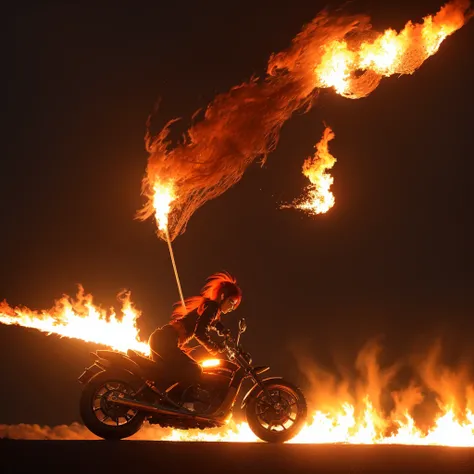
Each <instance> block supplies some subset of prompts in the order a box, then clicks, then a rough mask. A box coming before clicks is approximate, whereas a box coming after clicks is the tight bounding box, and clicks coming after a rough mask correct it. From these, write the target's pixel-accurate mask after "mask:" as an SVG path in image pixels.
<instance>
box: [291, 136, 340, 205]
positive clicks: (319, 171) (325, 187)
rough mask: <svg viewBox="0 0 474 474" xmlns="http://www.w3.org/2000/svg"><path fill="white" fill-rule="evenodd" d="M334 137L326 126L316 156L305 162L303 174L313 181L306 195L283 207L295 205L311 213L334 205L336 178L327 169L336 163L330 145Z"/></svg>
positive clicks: (317, 145)
mask: <svg viewBox="0 0 474 474" xmlns="http://www.w3.org/2000/svg"><path fill="white" fill-rule="evenodd" d="M334 137H335V135H334V132H333V131H332V129H331V128H330V127H326V129H325V130H324V133H323V137H322V138H321V140H320V141H319V142H318V143H317V144H316V153H315V154H314V157H310V158H308V159H306V160H305V162H304V164H303V174H304V175H305V176H306V177H307V178H308V179H309V180H310V182H311V184H310V185H309V186H308V187H307V188H306V195H305V197H304V198H303V199H298V200H296V201H295V202H294V203H293V204H292V205H288V204H285V205H283V206H282V207H283V208H288V207H293V208H296V209H301V210H303V211H307V212H309V213H311V214H324V213H325V212H327V211H328V210H329V209H331V207H333V206H334V203H335V199H334V194H333V193H332V192H331V191H330V187H331V185H332V184H333V182H334V178H333V177H332V176H331V175H330V174H327V170H329V169H331V168H332V167H333V166H334V164H335V163H336V158H334V156H332V155H331V154H330V153H329V147H328V143H329V142H330V141H331V140H332V139H333V138H334Z"/></svg>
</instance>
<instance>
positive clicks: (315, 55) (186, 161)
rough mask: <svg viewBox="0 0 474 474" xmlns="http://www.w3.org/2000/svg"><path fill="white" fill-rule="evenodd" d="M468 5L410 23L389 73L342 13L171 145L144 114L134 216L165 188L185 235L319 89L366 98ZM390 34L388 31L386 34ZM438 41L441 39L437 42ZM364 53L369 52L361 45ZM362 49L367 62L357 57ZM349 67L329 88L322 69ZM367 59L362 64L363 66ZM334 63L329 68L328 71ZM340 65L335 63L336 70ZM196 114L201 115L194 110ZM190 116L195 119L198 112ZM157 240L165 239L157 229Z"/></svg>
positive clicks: (362, 28)
mask: <svg viewBox="0 0 474 474" xmlns="http://www.w3.org/2000/svg"><path fill="white" fill-rule="evenodd" d="M468 7H469V1H468V0H454V1H452V2H449V3H447V4H446V5H445V6H444V7H443V8H442V9H441V10H440V11H439V12H438V14H437V15H435V16H434V17H429V20H426V21H425V22H424V23H423V24H420V25H413V24H412V23H408V24H407V26H406V27H405V29H404V30H403V32H402V33H400V35H399V36H400V38H401V39H400V41H402V40H403V41H404V42H405V43H407V42H408V43H407V44H405V43H404V48H405V49H404V53H403V54H402V55H401V57H400V58H399V59H398V60H397V62H396V64H395V65H394V67H393V70H390V71H387V70H381V69H380V67H378V66H377V65H376V64H372V62H371V60H368V62H367V58H369V59H370V58H372V59H373V54H372V51H358V49H359V48H361V47H362V46H363V45H364V41H365V42H366V44H367V43H369V46H370V42H371V41H372V42H373V46H370V47H371V48H375V47H379V46H380V45H378V44H377V40H378V39H379V40H380V42H381V45H382V46H383V41H382V39H383V38H382V39H381V36H382V35H380V34H379V33H377V32H375V31H373V30H372V26H371V24H370V18H369V17H368V16H366V15H346V14H343V13H342V12H341V11H338V12H336V13H330V12H329V11H327V10H326V11H323V12H321V13H319V14H318V15H317V16H316V17H315V18H314V20H313V21H312V22H310V23H309V24H308V25H306V26H305V27H304V28H303V29H302V30H301V32H300V33H299V34H298V35H297V36H296V37H295V38H294V39H293V41H292V44H291V46H290V47H289V48H288V49H287V50H286V51H283V52H280V53H278V54H274V55H272V56H271V57H270V59H269V62H268V67H267V71H266V74H265V75H264V76H263V77H262V78H258V77H253V78H252V79H250V80H249V81H248V82H245V83H243V84H241V85H238V86H236V87H234V88H232V89H231V90H230V91H228V92H226V93H223V94H220V95H218V96H217V97H216V98H215V99H214V100H213V101H212V102H211V103H210V104H209V105H208V107H207V108H206V110H205V112H204V116H203V118H202V119H201V120H200V121H198V122H197V123H195V124H193V125H192V126H191V127H190V128H189V129H188V130H187V132H186V133H185V134H184V137H183V139H182V141H181V142H179V143H177V144H176V145H175V146H173V144H172V143H171V141H170V140H169V138H168V137H169V134H170V132H171V125H172V124H173V123H174V122H175V121H176V120H178V119H174V120H171V121H170V122H168V124H167V125H166V126H165V127H164V128H163V129H162V130H161V132H159V133H158V134H157V135H156V136H155V137H153V136H152V135H151V132H150V124H151V117H149V119H148V122H147V125H148V132H147V134H146V136H145V143H146V149H147V151H148V153H149V158H148V164H147V169H146V176H145V177H144V179H143V182H142V194H143V195H144V196H145V197H146V199H147V201H146V203H145V205H144V206H143V208H142V209H141V210H139V211H138V213H137V218H138V219H140V220H145V219H147V218H149V217H151V216H153V215H154V211H155V210H154V206H153V196H154V193H155V187H156V185H162V186H171V187H172V188H173V190H174V194H175V196H176V199H175V200H174V201H173V203H172V207H171V210H170V213H169V222H168V231H169V234H170V238H171V240H173V239H175V238H176V237H177V236H178V235H179V234H181V233H183V232H184V231H185V229H186V225H187V223H188V221H189V219H190V218H191V216H192V215H193V213H194V212H195V211H196V210H197V209H198V208H199V207H201V206H202V205H203V204H204V203H205V202H207V201H208V200H210V199H214V198H216V197H218V196H220V195H221V194H222V193H224V192H225V191H226V190H227V189H229V188H230V187H231V186H233V185H234V184H236V183H237V182H238V181H239V180H240V179H241V177H242V175H243V173H244V172H245V170H246V169H247V167H248V166H249V165H250V164H251V163H252V162H253V161H254V160H256V159H257V158H259V159H260V162H261V163H264V162H265V160H266V158H267V156H268V154H269V153H271V152H272V151H273V150H274V149H275V147H276V146H277V143H278V139H279V134H280V130H281V127H282V125H283V124H284V123H285V122H286V121H287V120H288V119H289V118H290V117H291V116H292V115H293V113H295V112H296V111H299V110H303V109H304V108H305V110H306V111H307V110H309V109H310V108H311V107H312V106H313V105H314V103H315V98H316V92H317V90H318V88H324V87H331V86H334V87H335V88H336V90H337V91H338V92H339V93H341V95H344V96H345V97H350V98H360V97H365V96H367V95H368V94H370V93H371V92H372V91H373V90H374V89H375V88H376V87H377V86H378V84H379V82H380V80H381V78H382V77H383V76H387V75H391V74H409V73H412V72H413V71H414V70H415V69H416V68H418V67H419V66H421V64H422V63H423V61H424V60H425V59H426V58H427V57H428V56H430V55H431V54H434V52H436V49H437V46H439V45H438V44H437V43H436V41H434V42H433V44H429V43H428V42H427V37H429V35H428V34H430V35H432V36H433V37H434V38H435V39H436V38H439V33H440V32H442V31H444V30H443V28H445V26H446V25H445V24H447V25H448V26H449V32H448V33H446V36H447V34H450V33H452V32H453V31H455V30H456V29H458V28H460V27H461V26H462V25H463V23H464V22H465V20H466V17H465V12H466V10H467V9H468ZM394 35H395V37H396V33H395V32H393V34H391V37H393V36H394ZM439 42H440V41H439ZM366 50H367V47H366ZM361 52H365V53H366V56H365V60H364V59H363V57H362V56H361ZM341 54H344V55H345V56H344V58H342V57H341V58H342V60H343V61H344V67H349V66H350V67H351V71H350V77H347V78H345V85H344V89H343V90H338V88H337V87H336V85H335V84H329V83H328V81H327V77H326V75H325V72H327V71H323V70H322V67H323V66H325V65H326V64H328V63H331V61H335V60H337V61H336V62H338V63H341V60H340V59H341V58H339V56H340V55H341ZM364 61H365V62H364ZM335 67H336V66H334V67H333V66H332V65H331V64H330V69H331V68H332V69H334V68H335ZM337 67H338V66H337ZM198 112H199V111H198ZM198 112H196V114H195V115H194V116H193V119H194V118H195V116H196V115H197V113H198ZM158 235H159V236H160V237H161V238H163V239H165V238H166V236H165V234H164V233H163V232H162V231H159V233H158Z"/></svg>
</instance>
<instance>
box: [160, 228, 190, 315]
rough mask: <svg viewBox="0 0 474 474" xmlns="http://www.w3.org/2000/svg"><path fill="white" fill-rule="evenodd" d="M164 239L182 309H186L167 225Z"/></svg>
mask: <svg viewBox="0 0 474 474" xmlns="http://www.w3.org/2000/svg"><path fill="white" fill-rule="evenodd" d="M165 234H166V241H167V242H168V249H169V251H170V257H171V263H172V264H173V270H174V276H175V277H176V284H177V285H178V292H179V297H180V298H181V304H182V305H183V308H184V310H186V305H185V303H184V297H183V290H182V289H181V283H180V281H179V275H178V269H177V268H176V262H175V260H174V253H173V247H172V246H171V239H170V234H169V232H168V227H166V228H165Z"/></svg>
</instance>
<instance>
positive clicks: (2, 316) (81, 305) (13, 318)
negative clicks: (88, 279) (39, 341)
mask: <svg viewBox="0 0 474 474" xmlns="http://www.w3.org/2000/svg"><path fill="white" fill-rule="evenodd" d="M118 299H119V301H120V302H121V304H122V308H121V317H119V316H118V315H117V314H116V311H115V310H114V309H111V310H110V311H107V310H105V309H103V308H101V307H100V306H96V305H94V303H93V297H92V295H91V294H88V293H85V291H84V288H83V287H82V286H79V288H78V291H77V294H76V297H75V298H72V297H70V296H68V295H64V296H63V297H62V298H60V299H58V300H57V301H55V302H54V305H53V307H52V308H51V309H49V310H42V311H34V310H31V309H29V308H26V307H24V306H17V307H11V306H10V305H9V304H8V303H7V302H6V301H3V302H0V323H3V324H14V325H17V326H22V327H25V328H32V329H37V330H39V331H42V332H45V333H47V334H57V335H59V336H61V337H70V338H74V339H81V340H83V341H86V342H95V343H97V344H103V345H105V346H108V347H110V348H112V349H115V350H117V351H121V352H126V351H127V350H128V349H134V350H136V351H139V352H141V353H142V354H145V355H148V354H150V348H149V346H148V344H146V343H144V342H142V341H140V339H139V337H138V328H137V319H138V317H139V316H140V312H139V311H138V310H137V309H136V308H135V307H134V305H133V303H132V302H131V300H130V293H129V292H126V291H123V292H121V293H119V295H118Z"/></svg>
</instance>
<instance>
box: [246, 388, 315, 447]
mask: <svg viewBox="0 0 474 474" xmlns="http://www.w3.org/2000/svg"><path fill="white" fill-rule="evenodd" d="M265 387H266V388H267V391H268V393H269V397H268V396H267V395H266V394H265V392H264V391H263V390H262V389H260V390H259V391H258V392H257V394H256V396H255V397H253V398H252V399H251V400H250V401H249V403H248V404H247V410H246V415H247V422H248V424H249V426H250V429H251V430H252V431H253V432H254V433H255V434H256V435H257V436H258V437H259V438H260V439H262V440H263V441H267V442H269V443H283V442H285V441H288V440H290V439H292V438H294V437H295V436H296V435H297V434H298V433H299V432H300V431H301V429H302V428H303V425H304V423H305V421H306V415H307V405H306V400H305V397H304V395H303V393H302V392H301V390H300V389H299V388H298V387H296V386H294V385H292V384H290V383H288V382H285V381H284V380H277V381H270V382H267V383H265Z"/></svg>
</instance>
